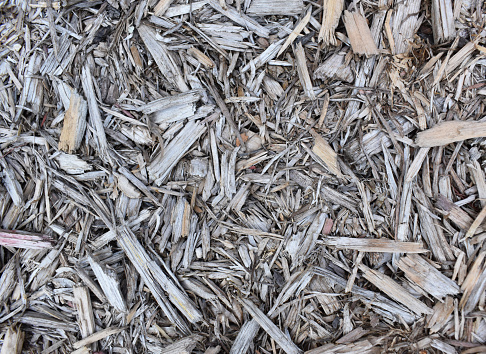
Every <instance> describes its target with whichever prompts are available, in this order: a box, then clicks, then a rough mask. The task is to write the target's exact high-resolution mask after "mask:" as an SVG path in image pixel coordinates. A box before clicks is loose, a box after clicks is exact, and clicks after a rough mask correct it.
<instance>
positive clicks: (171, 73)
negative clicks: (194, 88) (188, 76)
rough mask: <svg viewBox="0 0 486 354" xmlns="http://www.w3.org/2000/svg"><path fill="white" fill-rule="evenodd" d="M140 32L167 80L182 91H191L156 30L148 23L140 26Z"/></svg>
mask: <svg viewBox="0 0 486 354" xmlns="http://www.w3.org/2000/svg"><path fill="white" fill-rule="evenodd" d="M138 33H139V34H140V37H141V38H142V40H143V42H144V43H145V46H146V47H147V49H148V50H149V52H150V54H152V57H153V58H154V60H155V62H156V63H157V66H158V67H159V69H160V72H161V73H162V75H163V76H164V77H165V78H166V79H167V81H168V82H169V83H170V84H172V85H174V87H175V88H177V89H178V90H179V91H181V92H186V91H189V87H188V86H187V84H186V82H185V81H184V77H183V76H182V73H181V71H180V68H179V66H178V65H176V63H175V62H174V59H173V58H172V56H171V54H170V52H169V50H168V49H167V46H166V45H165V44H164V43H162V42H159V41H157V40H156V39H155V38H156V32H155V30H153V29H152V28H150V27H148V26H147V25H141V26H140V27H139V28H138Z"/></svg>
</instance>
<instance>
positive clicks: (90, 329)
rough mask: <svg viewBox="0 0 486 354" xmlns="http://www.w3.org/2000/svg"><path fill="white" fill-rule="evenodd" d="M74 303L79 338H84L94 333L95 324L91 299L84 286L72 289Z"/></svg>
mask: <svg viewBox="0 0 486 354" xmlns="http://www.w3.org/2000/svg"><path fill="white" fill-rule="evenodd" d="M73 295H74V302H75V304H76V309H77V311H78V324H79V329H80V332H81V337H82V338H86V337H88V336H89V335H91V334H93V333H94V332H95V322H94V315H93V308H92V306H91V297H90V296H89V290H88V288H87V287H85V286H75V287H73Z"/></svg>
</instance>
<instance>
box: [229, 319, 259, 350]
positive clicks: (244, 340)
mask: <svg viewBox="0 0 486 354" xmlns="http://www.w3.org/2000/svg"><path fill="white" fill-rule="evenodd" d="M259 330H260V325H259V324H258V322H257V321H256V320H255V319H252V320H249V321H246V322H245V323H244V324H243V326H241V328H240V330H239V333H238V336H237V337H236V339H235V341H234V342H233V346H232V347H231V350H230V352H229V354H239V353H246V352H247V351H248V348H249V347H250V344H251V342H253V339H254V338H255V336H256V335H257V333H258V331H259Z"/></svg>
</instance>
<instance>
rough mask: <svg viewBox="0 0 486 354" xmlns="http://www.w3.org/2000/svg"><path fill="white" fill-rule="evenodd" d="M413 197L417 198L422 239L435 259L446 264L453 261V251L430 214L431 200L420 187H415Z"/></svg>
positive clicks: (416, 203)
mask: <svg viewBox="0 0 486 354" xmlns="http://www.w3.org/2000/svg"><path fill="white" fill-rule="evenodd" d="M413 195H414V197H415V200H414V201H415V205H416V208H417V213H418V217H419V220H420V229H421V231H422V237H423V238H424V240H425V242H426V243H427V244H428V246H429V249H430V250H431V252H432V254H433V255H434V257H435V258H436V259H437V260H438V261H440V262H446V261H447V260H448V259H453V258H454V257H453V254H452V250H451V248H450V245H449V243H448V242H447V239H446V238H445V237H444V234H443V231H442V229H441V228H440V226H439V225H437V224H436V223H437V221H436V219H434V217H433V216H434V215H433V214H432V213H431V212H430V210H431V209H432V206H431V205H430V201H429V199H428V198H427V197H426V195H425V193H424V191H423V190H422V189H421V188H419V187H418V186H414V187H413Z"/></svg>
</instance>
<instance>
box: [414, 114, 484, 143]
mask: <svg viewBox="0 0 486 354" xmlns="http://www.w3.org/2000/svg"><path fill="white" fill-rule="evenodd" d="M485 136H486V122H475V121H473V122H471V121H456V120H454V121H447V122H441V123H438V124H437V125H435V126H433V127H432V128H430V129H427V130H424V131H422V132H419V133H418V134H417V139H416V140H415V143H416V144H417V145H419V146H420V147H434V146H442V145H447V144H450V143H453V142H456V141H462V140H466V139H472V138H481V137H485Z"/></svg>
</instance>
